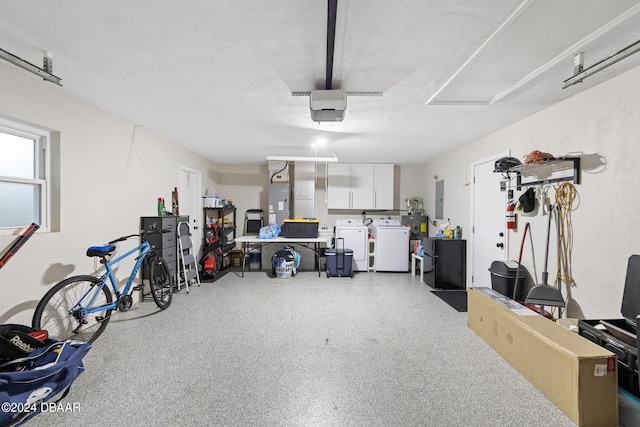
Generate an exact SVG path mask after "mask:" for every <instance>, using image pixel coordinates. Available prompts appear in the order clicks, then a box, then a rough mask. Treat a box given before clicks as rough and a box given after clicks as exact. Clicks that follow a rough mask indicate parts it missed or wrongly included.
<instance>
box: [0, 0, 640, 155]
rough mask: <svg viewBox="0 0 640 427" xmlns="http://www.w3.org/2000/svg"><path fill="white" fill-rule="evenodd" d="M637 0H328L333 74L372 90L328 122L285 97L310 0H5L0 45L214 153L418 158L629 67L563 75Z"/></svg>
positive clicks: (306, 48) (305, 38)
mask: <svg viewBox="0 0 640 427" xmlns="http://www.w3.org/2000/svg"><path fill="white" fill-rule="evenodd" d="M637 3H639V2H638V1H629V0H607V1H602V0H563V1H561V2H559V1H557V0H537V1H535V0H524V1H523V0H483V1H477V0H449V1H442V0H396V1H393V2H391V1H383V0H350V1H349V0H339V1H338V11H337V23H336V44H335V56H334V67H333V84H332V87H333V88H334V89H344V90H346V91H347V92H382V93H383V96H381V97H366V96H349V97H348V102H347V103H348V106H347V111H346V115H345V119H344V121H343V122H339V123H320V124H318V123H316V122H313V121H312V120H311V118H310V113H309V99H308V97H304V96H303V97H299V96H292V95H291V93H292V92H307V91H310V90H312V89H321V88H324V81H325V66H326V31H327V3H326V1H324V0H272V1H270V2H265V1H262V0H215V1H210V0H187V1H184V0H183V1H176V0H154V1H151V0H137V1H128V0H127V1H125V0H110V1H108V2H105V1H96V0H64V1H62V0H21V1H13V2H9V1H5V2H2V6H1V8H2V11H1V12H2V13H0V48H2V49H4V50H7V51H9V52H11V53H13V54H14V55H17V56H19V57H21V58H23V59H25V60H27V61H29V62H32V63H34V64H39V63H41V61H42V55H43V51H48V52H50V54H52V55H53V64H54V65H53V67H54V68H53V73H54V74H55V75H57V76H59V77H60V78H62V84H63V87H62V88H61V90H62V91H64V92H66V93H68V94H70V95H73V96H75V97H77V98H79V99H81V100H83V101H85V102H87V103H89V104H92V105H94V106H96V107H98V108H100V109H102V110H105V111H107V112H109V113H112V114H114V115H116V116H118V117H121V118H123V119H125V120H127V121H129V122H131V123H133V124H134V125H136V126H140V127H142V128H145V129H147V130H149V131H151V132H153V133H155V134H157V135H159V136H161V137H164V138H166V139H168V140H170V141H172V142H174V143H176V144H179V145H183V146H185V147H187V148H188V149H190V150H192V151H195V152H197V153H199V154H201V155H203V156H206V157H208V158H210V159H211V160H213V161H215V162H217V163H220V164H230V165H233V164H259V163H266V156H267V155H277V156H282V155H296V156H299V155H307V156H308V155H311V156H313V155H315V153H316V152H315V149H313V148H311V144H312V143H315V142H316V141H317V140H318V139H319V138H321V139H324V140H325V141H327V142H329V147H330V149H329V148H320V149H319V150H320V152H318V155H320V156H326V155H331V154H332V152H333V153H335V155H336V156H337V157H338V159H339V160H340V161H342V162H393V163H396V164H422V163H425V162H426V161H429V160H430V159H433V158H434V157H436V156H438V155H441V154H442V153H444V152H447V151H450V150H452V149H455V148H457V147H459V146H461V145H464V144H467V143H469V142H472V141H474V140H476V139H478V138H480V137H482V136H485V135H487V134H489V133H491V132H493V131H495V130H498V129H500V128H502V127H504V126H506V125H508V124H510V123H513V122H514V121H516V120H519V119H521V118H524V117H526V116H528V115H530V114H533V113H535V112H536V111H539V110H540V109H542V108H545V107H547V106H549V105H551V104H553V103H556V102H558V101H560V100H562V99H564V98H567V97H570V96H573V95H575V94H576V93H578V92H579V91H582V90H584V89H586V88H588V87H592V86H593V85H595V84H598V83H601V82H602V81H604V80H606V79H608V78H610V77H612V76H614V75H616V74H619V73H620V72H623V71H625V70H627V69H629V68H631V67H635V66H638V65H639V64H640V55H635V56H638V57H639V58H635V56H632V57H630V58H628V59H626V60H624V61H622V62H620V63H618V64H616V66H613V67H611V68H608V69H607V70H605V71H603V72H601V73H598V74H597V75H595V76H593V77H590V78H589V79H587V80H585V81H584V83H581V84H579V85H575V86H572V87H570V88H568V89H564V90H563V89H562V82H563V80H565V79H567V78H568V77H570V76H571V75H572V73H573V57H574V55H575V54H576V53H577V52H578V51H583V52H585V66H589V65H591V64H593V63H595V62H596V61H599V60H601V59H604V58H605V57H607V56H609V55H611V54H613V53H615V52H616V51H618V50H620V49H622V48H624V47H625V46H627V45H629V44H631V43H633V42H635V41H637V40H640V14H637V13H636V12H637V10H638V9H639V8H640V7H639V6H638V4H637ZM33 78H34V79H37V77H35V76H34V77H33ZM0 84H1V83H0ZM42 84H51V83H44V82H43V83H42ZM505 91H506V92H505ZM499 94H501V96H500V97H498V98H496V95H499ZM428 101H429V103H428V104H427V102H428ZM508 148H509V147H505V149H508ZM331 151H332V152H331Z"/></svg>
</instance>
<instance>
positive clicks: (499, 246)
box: [496, 243, 504, 249]
mask: <svg viewBox="0 0 640 427" xmlns="http://www.w3.org/2000/svg"><path fill="white" fill-rule="evenodd" d="M496 246H497V247H498V248H500V249H502V248H504V243H497V244H496Z"/></svg>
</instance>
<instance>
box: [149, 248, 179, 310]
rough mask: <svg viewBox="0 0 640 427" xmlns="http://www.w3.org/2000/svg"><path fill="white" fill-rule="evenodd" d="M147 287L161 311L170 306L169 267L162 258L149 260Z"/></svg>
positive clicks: (171, 289)
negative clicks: (148, 286)
mask: <svg viewBox="0 0 640 427" xmlns="http://www.w3.org/2000/svg"><path fill="white" fill-rule="evenodd" d="M149 264H150V265H149V277H150V278H149V285H150V287H151V296H152V297H153V300H154V301H155V302H156V305H157V306H158V307H160V308H161V309H162V310H164V309H165V308H167V307H169V306H170V305H171V299H172V298H173V284H172V283H171V275H170V273H169V266H168V265H167V263H166V262H165V260H163V259H162V258H160V257H158V256H156V257H152V258H151V259H149Z"/></svg>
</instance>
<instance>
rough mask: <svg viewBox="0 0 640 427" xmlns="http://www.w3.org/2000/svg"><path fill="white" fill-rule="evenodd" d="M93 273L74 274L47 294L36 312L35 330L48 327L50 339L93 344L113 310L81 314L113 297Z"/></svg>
mask: <svg viewBox="0 0 640 427" xmlns="http://www.w3.org/2000/svg"><path fill="white" fill-rule="evenodd" d="M101 283H102V282H101V281H100V279H98V278H97V277H94V276H75V277H70V278H68V279H65V280H63V281H62V282H60V283H58V284H57V285H55V286H54V287H53V288H51V289H50V290H49V292H47V293H46V294H45V296H44V297H42V299H41V300H40V302H39V303H38V306H37V307H36V311H35V313H34V314H33V321H32V326H33V328H34V329H38V330H40V329H46V330H47V331H48V332H49V336H50V337H51V338H55V339H59V340H67V339H74V340H78V341H85V342H88V343H91V342H93V341H95V340H96V338H98V336H100V334H101V333H102V332H103V331H104V329H105V328H106V327H107V323H109V319H110V318H111V311H112V310H101V311H98V312H95V313H90V314H86V315H85V314H82V310H83V309H86V308H88V307H87V304H89V302H90V301H91V299H92V298H94V297H95V300H94V301H93V302H92V303H91V306H92V307H98V306H102V305H107V304H111V302H112V300H113V298H112V296H111V291H110V290H109V288H108V287H107V286H102V287H100V284H101Z"/></svg>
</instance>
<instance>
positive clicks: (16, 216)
mask: <svg viewBox="0 0 640 427" xmlns="http://www.w3.org/2000/svg"><path fill="white" fill-rule="evenodd" d="M50 142H51V133H50V132H47V131H44V130H42V129H37V128H35V127H31V126H25V125H23V124H21V123H17V122H15V123H14V122H11V121H8V120H2V119H0V200H1V202H0V229H14V228H22V227H24V226H27V225H29V224H31V223H32V222H35V223H36V224H39V225H40V226H41V227H42V228H44V229H47V228H49V226H50V219H51V212H50V206H51V198H50V178H51V177H50V170H51V167H50V156H49V146H50Z"/></svg>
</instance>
